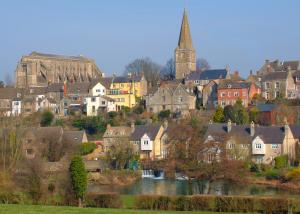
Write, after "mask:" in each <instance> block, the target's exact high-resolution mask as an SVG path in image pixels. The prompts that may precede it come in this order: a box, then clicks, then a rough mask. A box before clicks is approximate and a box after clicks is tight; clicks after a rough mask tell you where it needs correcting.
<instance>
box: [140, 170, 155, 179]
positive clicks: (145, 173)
mask: <svg viewBox="0 0 300 214" xmlns="http://www.w3.org/2000/svg"><path fill="white" fill-rule="evenodd" d="M153 177H154V172H153V170H151V169H143V170H142V178H153Z"/></svg>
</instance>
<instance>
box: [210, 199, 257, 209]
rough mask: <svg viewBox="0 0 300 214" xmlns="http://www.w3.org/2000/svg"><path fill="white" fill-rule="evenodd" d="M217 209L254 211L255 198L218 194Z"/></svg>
mask: <svg viewBox="0 0 300 214" xmlns="http://www.w3.org/2000/svg"><path fill="white" fill-rule="evenodd" d="M215 210H216V211H218V212H247V213H249V212H251V213H252V212H253V211H254V198H252V197H237V196H217V197H216V198H215Z"/></svg>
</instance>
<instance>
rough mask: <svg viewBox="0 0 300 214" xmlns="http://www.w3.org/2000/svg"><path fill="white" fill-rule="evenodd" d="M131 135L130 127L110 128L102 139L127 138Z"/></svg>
mask: <svg viewBox="0 0 300 214" xmlns="http://www.w3.org/2000/svg"><path fill="white" fill-rule="evenodd" d="M130 135H131V127H128V126H110V127H107V129H106V131H105V133H104V134H103V138H118V137H129V136H130Z"/></svg>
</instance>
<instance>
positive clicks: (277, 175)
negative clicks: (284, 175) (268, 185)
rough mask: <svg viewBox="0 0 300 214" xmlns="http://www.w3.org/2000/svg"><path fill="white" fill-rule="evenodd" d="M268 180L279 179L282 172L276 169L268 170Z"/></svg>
mask: <svg viewBox="0 0 300 214" xmlns="http://www.w3.org/2000/svg"><path fill="white" fill-rule="evenodd" d="M265 175H266V179H267V180H278V179H279V178H280V173H279V171H278V170H276V169H269V170H267V171H266V174H265Z"/></svg>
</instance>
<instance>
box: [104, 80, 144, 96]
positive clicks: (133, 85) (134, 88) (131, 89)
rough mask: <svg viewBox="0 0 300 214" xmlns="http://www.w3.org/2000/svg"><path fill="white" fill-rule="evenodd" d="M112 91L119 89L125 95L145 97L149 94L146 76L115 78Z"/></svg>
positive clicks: (111, 87)
mask: <svg viewBox="0 0 300 214" xmlns="http://www.w3.org/2000/svg"><path fill="white" fill-rule="evenodd" d="M110 89H119V90H120V91H123V92H124V93H126V92H127V93H130V94H134V96H136V97H143V96H145V95H146V94H147V81H146V79H145V77H144V75H141V76H134V77H129V76H128V77H126V76H124V77H123V76H122V77H113V78H112V82H111V85H110Z"/></svg>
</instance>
